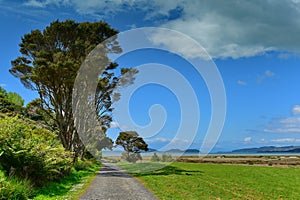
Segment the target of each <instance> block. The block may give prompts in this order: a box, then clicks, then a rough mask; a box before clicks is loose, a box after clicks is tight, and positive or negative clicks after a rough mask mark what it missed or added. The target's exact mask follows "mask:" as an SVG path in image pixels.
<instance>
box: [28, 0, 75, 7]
mask: <svg viewBox="0 0 300 200" xmlns="http://www.w3.org/2000/svg"><path fill="white" fill-rule="evenodd" d="M68 3H69V0H45V1H39V0H29V1H27V2H25V3H24V5H25V6H30V7H37V8H44V7H46V6H48V5H56V6H60V5H66V4H68Z"/></svg>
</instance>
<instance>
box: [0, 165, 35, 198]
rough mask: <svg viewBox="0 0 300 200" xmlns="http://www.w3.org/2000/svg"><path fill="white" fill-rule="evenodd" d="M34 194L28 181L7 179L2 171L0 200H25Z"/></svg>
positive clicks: (0, 174) (0, 175) (0, 176)
mask: <svg viewBox="0 0 300 200" xmlns="http://www.w3.org/2000/svg"><path fill="white" fill-rule="evenodd" d="M32 193H33V189H32V186H31V184H30V182H29V181H27V180H19V179H17V178H6V177H5V175H4V173H3V172H2V171H0V200H4V199H10V200H23V199H24V200H25V199H28V198H29V197H30V196H31V194H32Z"/></svg>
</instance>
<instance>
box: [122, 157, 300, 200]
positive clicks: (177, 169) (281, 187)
mask: <svg viewBox="0 0 300 200" xmlns="http://www.w3.org/2000/svg"><path fill="white" fill-rule="evenodd" d="M120 165H121V167H122V168H124V169H126V170H128V171H130V172H132V175H134V176H135V177H137V178H138V179H139V180H140V181H141V182H142V183H143V184H144V185H145V186H146V187H147V188H149V189H150V190H151V191H153V193H154V194H155V195H156V196H157V197H158V198H159V199H298V198H299V196H300V177H299V174H300V168H295V167H289V168H279V167H267V166H264V167H262V166H241V165H222V164H202V163H183V162H174V163H172V164H171V165H166V166H164V167H163V165H162V163H152V164H151V165H161V168H160V169H158V170H156V171H152V172H146V173H139V170H140V169H143V168H144V167H145V166H144V165H145V163H136V164H128V163H121V164H120ZM148 165H149V164H148ZM152 167H153V168H157V167H159V166H156V167H155V166H152Z"/></svg>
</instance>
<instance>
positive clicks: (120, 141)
mask: <svg viewBox="0 0 300 200" xmlns="http://www.w3.org/2000/svg"><path fill="white" fill-rule="evenodd" d="M116 144H117V145H120V146H122V147H123V148H124V150H125V152H123V154H122V158H123V159H125V160H127V161H128V162H133V163H135V162H136V161H138V160H142V157H141V154H140V152H141V151H142V150H143V151H148V144H146V142H145V141H144V140H143V138H141V137H139V135H138V133H137V132H135V131H127V132H120V134H119V136H118V138H117V140H116Z"/></svg>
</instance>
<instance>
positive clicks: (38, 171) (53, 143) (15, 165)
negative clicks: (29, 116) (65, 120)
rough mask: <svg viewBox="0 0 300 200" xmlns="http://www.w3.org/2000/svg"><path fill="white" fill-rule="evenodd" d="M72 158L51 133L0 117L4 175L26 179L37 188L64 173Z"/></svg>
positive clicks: (0, 156)
mask: <svg viewBox="0 0 300 200" xmlns="http://www.w3.org/2000/svg"><path fill="white" fill-rule="evenodd" d="M72 157H73V155H72V153H70V152H67V151H66V150H65V149H64V148H63V146H62V145H61V144H60V142H59V141H58V140H57V139H56V135H55V134H54V133H52V132H50V131H48V130H46V129H41V128H38V127H37V126H36V125H34V124H33V123H28V122H26V123H25V122H24V121H22V120H21V119H19V118H18V116H16V117H13V118H11V117H5V118H0V164H1V165H2V166H3V169H4V171H5V172H6V175H7V176H12V175H15V176H17V177H18V178H22V179H29V180H30V181H31V182H32V183H33V184H34V185H37V186H39V185H42V184H44V183H47V182H50V181H53V180H57V179H59V178H61V177H63V176H65V175H66V174H68V173H69V172H70V170H71V167H72V163H73V159H72Z"/></svg>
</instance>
